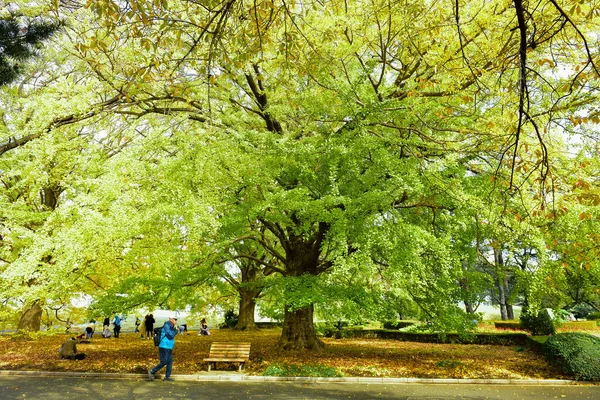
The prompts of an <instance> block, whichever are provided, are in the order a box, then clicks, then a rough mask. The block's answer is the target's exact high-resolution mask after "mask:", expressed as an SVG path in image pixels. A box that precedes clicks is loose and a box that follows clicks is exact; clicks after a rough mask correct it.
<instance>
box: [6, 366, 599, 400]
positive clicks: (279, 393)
mask: <svg viewBox="0 0 600 400" xmlns="http://www.w3.org/2000/svg"><path fill="white" fill-rule="evenodd" d="M40 375H41V374H39V373H29V374H25V373H19V374H14V373H12V374H11V373H9V372H7V371H2V373H0V399H1V400H13V399H14V400H16V399H44V400H71V399H73V400H75V399H77V400H82V399H119V400H124V399H140V398H143V399H152V400H155V399H156V400H158V399H210V400H221V399H240V400H245V399H253V400H255V399H256V400H258V399H261V400H262V399H265V400H266V399H284V400H296V399H311V400H313V399H314V400H321V399H323V400H324V399H333V400H341V399H346V400H347V399H361V400H363V399H398V400H413V399H414V400H416V399H419V400H425V399H431V400H446V399H471V400H480V399H510V400H518V399H523V400H542V399H573V400H575V399H578V400H579V399H590V400H593V399H595V400H598V399H600V385H590V384H574V383H572V382H567V381H556V382H555V383H551V382H545V383H544V384H539V383H538V384H536V383H533V382H525V383H524V384H515V383H512V384H511V383H504V384H498V383H495V384H494V383H475V382H468V383H454V384H448V383H443V381H434V382H428V383H425V382H423V383H408V382H398V381H390V380H380V381H372V382H366V381H363V382H358V381H356V382H354V381H335V380H327V379H325V378H323V379H319V380H318V381H316V380H307V379H305V380H301V379H297V380H279V379H273V378H270V379H269V378H263V377H245V378H242V377H243V375H238V374H228V375H227V374H222V375H214V376H213V377H212V378H211V379H209V376H204V377H200V376H197V377H195V379H194V380H191V379H184V378H183V376H177V375H174V377H175V378H176V379H177V380H176V381H175V382H165V381H162V380H155V381H154V382H148V381H147V380H146V379H145V378H144V377H142V376H140V375H124V374H123V375H119V374H115V375H113V376H112V378H111V377H108V376H106V375H108V374H80V376H74V374H60V373H55V374H54V375H47V376H40ZM102 375H105V376H102ZM187 377H188V378H189V377H190V376H187ZM249 378H262V379H254V380H250V379H249Z"/></svg>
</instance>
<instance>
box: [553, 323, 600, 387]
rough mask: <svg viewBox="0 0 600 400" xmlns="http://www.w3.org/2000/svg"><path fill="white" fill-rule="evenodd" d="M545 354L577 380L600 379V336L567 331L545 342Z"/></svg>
mask: <svg viewBox="0 0 600 400" xmlns="http://www.w3.org/2000/svg"><path fill="white" fill-rule="evenodd" d="M543 349H544V354H545V355H546V358H547V359H548V360H549V361H550V362H554V363H556V364H557V365H558V366H560V367H561V368H562V369H563V370H564V371H565V372H567V373H568V374H570V375H573V376H574V377H575V379H577V380H584V381H600V361H599V360H600V338H598V337H596V336H593V335H589V334H587V333H579V332H566V333H559V334H558V335H555V336H552V337H550V338H548V340H546V343H544V347H543Z"/></svg>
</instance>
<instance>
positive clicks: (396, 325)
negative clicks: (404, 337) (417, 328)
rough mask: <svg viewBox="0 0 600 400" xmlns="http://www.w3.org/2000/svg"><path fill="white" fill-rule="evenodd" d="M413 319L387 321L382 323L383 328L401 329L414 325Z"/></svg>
mask: <svg viewBox="0 0 600 400" xmlns="http://www.w3.org/2000/svg"><path fill="white" fill-rule="evenodd" d="M415 324H416V322H415V321H388V322H384V323H383V328H384V329H402V328H406V327H407V326H413V325H415Z"/></svg>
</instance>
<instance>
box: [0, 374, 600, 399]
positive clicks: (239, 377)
mask: <svg viewBox="0 0 600 400" xmlns="http://www.w3.org/2000/svg"><path fill="white" fill-rule="evenodd" d="M163 372H164V370H163V371H161V372H159V373H158V375H157V380H158V379H159V378H161V377H162V375H161V374H162V373H163ZM2 376H36V377H60V378H67V377H79V378H82V377H87V378H99V379H129V380H146V379H147V378H148V375H147V374H116V373H99V372H53V371H2V370H0V377H2ZM173 378H174V379H175V380H176V381H180V382H218V381H227V382H297V383H323V382H326V383H355V384H358V383H363V384H403V383H418V384H476V385H487V384H493V385H507V384H508V385H520V386H529V385H536V386H539V385H550V386H563V385H576V384H578V382H576V381H571V380H564V379H526V380H525V379H449V378H443V379H433V378H358V377H348V378H309V377H274V376H250V375H246V374H244V373H239V372H231V371H210V372H206V371H203V372H199V373H197V374H191V375H177V374H173ZM1 399H2V397H0V400H1ZM599 399H600V398H599Z"/></svg>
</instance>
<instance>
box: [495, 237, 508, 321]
mask: <svg viewBox="0 0 600 400" xmlns="http://www.w3.org/2000/svg"><path fill="white" fill-rule="evenodd" d="M494 261H495V262H496V275H497V279H496V282H497V284H498V291H499V295H500V296H499V299H498V303H499V304H500V318H501V319H502V321H506V320H507V319H508V312H507V311H506V290H505V289H506V288H505V287H504V281H505V276H506V271H505V270H504V257H502V249H494Z"/></svg>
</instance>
